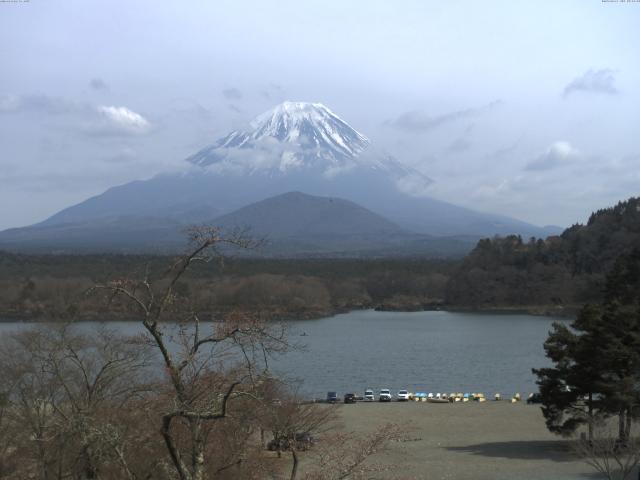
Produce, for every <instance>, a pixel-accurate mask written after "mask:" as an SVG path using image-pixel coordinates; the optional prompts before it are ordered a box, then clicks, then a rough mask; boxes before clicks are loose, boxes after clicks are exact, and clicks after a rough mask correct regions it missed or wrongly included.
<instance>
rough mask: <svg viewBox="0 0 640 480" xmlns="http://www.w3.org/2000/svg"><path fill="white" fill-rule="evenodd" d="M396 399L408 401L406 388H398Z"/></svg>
mask: <svg viewBox="0 0 640 480" xmlns="http://www.w3.org/2000/svg"><path fill="white" fill-rule="evenodd" d="M397 398H398V401H399V402H408V401H409V392H407V391H406V390H398V396H397Z"/></svg>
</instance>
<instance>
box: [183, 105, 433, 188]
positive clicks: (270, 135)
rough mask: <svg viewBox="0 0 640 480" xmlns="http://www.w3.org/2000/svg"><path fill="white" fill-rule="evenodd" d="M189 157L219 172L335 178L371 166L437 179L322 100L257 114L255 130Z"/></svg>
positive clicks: (421, 179)
mask: <svg viewBox="0 0 640 480" xmlns="http://www.w3.org/2000/svg"><path fill="white" fill-rule="evenodd" d="M187 161H189V162H191V163H193V164H195V165H199V166H201V167H204V168H206V169H207V171H209V172H217V173H229V172H236V173H239V174H260V173H262V174H264V173H266V174H268V175H270V176H274V175H283V174H287V173H290V172H291V171H294V170H315V171H318V172H319V173H320V174H322V175H324V176H325V177H327V178H331V177H333V176H336V175H339V174H341V173H344V172H347V171H352V170H354V169H359V168H365V169H370V170H377V171H381V172H384V173H386V174H389V175H392V176H393V177H394V178H395V179H396V180H398V181H400V180H401V179H405V177H408V176H409V177H411V179H412V181H413V183H416V182H418V183H422V184H423V186H426V185H428V184H429V183H430V182H431V180H430V179H429V178H428V177H426V176H425V175H422V174H421V173H419V172H417V171H415V170H413V169H410V168H408V167H405V166H403V165H402V164H400V163H399V162H398V161H397V160H395V159H394V158H393V157H391V156H389V155H385V154H383V153H382V152H379V151H377V150H376V149H374V148H373V147H372V146H371V142H370V141H369V139H368V138H367V137H365V136H364V135H363V134H361V133H360V132H358V131H357V130H355V129H354V128H352V127H351V126H350V125H349V124H348V123H347V122H345V121H344V120H342V119H341V118H340V117H339V116H337V115H336V114H335V113H333V112H332V111H331V110H329V109H328V108H327V107H325V106H324V105H322V104H321V103H307V102H284V103H282V104H280V105H278V106H276V107H275V108H273V109H272V110H269V111H268V112H265V113H263V114H261V115H259V116H258V117H256V118H255V119H254V120H253V121H252V122H251V124H250V128H249V129H247V130H236V131H233V132H231V133H230V134H228V135H227V136H226V137H224V138H221V139H220V140H218V141H217V142H216V143H214V144H213V145H211V146H209V147H206V148H204V149H202V150H200V151H199V152H197V153H196V154H195V155H193V156H191V157H189V158H188V159H187ZM404 183H406V181H405V182H404ZM401 185H402V183H401Z"/></svg>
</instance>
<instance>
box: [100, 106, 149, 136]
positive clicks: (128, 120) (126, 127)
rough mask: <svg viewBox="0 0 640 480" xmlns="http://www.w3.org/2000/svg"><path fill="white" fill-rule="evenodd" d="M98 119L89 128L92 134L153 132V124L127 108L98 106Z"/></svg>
mask: <svg viewBox="0 0 640 480" xmlns="http://www.w3.org/2000/svg"><path fill="white" fill-rule="evenodd" d="M96 111H97V113H98V117H99V118H98V119H97V121H96V122H92V124H91V125H90V126H89V131H90V132H91V133H97V134H106V135H142V134H145V133H148V132H149V131H150V130H151V124H150V123H149V121H148V120H147V119H146V118H144V117H143V116H142V115H140V114H139V113H136V112H134V111H133V110H129V109H128V108H127V107H114V106H104V105H101V106H98V107H96Z"/></svg>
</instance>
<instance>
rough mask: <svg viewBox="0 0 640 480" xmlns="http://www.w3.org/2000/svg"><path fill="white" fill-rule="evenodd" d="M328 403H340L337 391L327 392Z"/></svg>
mask: <svg viewBox="0 0 640 480" xmlns="http://www.w3.org/2000/svg"><path fill="white" fill-rule="evenodd" d="M327 403H338V394H337V393H336V392H327Z"/></svg>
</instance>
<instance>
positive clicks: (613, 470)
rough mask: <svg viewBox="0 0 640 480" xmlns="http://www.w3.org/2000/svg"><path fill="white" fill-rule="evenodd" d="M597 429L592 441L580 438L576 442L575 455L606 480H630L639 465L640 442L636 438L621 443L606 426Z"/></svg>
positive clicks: (615, 434)
mask: <svg viewBox="0 0 640 480" xmlns="http://www.w3.org/2000/svg"><path fill="white" fill-rule="evenodd" d="M599 427H600V428H599V429H598V430H596V431H595V432H594V435H593V437H592V439H590V440H589V439H587V438H581V439H580V440H578V441H577V442H576V444H575V451H576V453H577V454H578V455H579V456H580V457H581V458H583V459H584V461H585V462H586V463H587V464H589V465H590V466H591V467H592V468H593V469H594V470H596V471H597V472H598V473H600V474H601V475H602V476H604V477H605V478H606V479H608V480H627V479H630V478H631V474H632V473H633V472H634V470H635V469H636V468H637V467H638V465H640V442H639V441H638V439H637V438H629V439H628V440H627V441H626V442H621V441H620V439H619V437H618V435H617V433H613V432H612V431H609V430H608V429H607V427H606V425H600V426H599Z"/></svg>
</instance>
